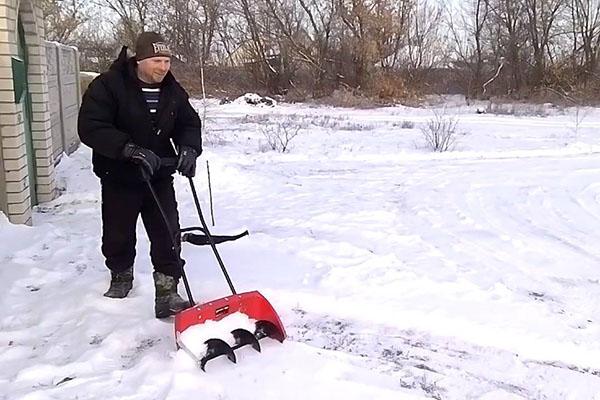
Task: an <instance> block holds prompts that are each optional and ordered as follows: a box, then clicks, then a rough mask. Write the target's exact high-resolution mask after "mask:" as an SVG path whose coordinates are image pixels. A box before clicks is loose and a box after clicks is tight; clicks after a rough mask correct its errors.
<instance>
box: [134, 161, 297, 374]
mask: <svg viewBox="0 0 600 400" xmlns="http://www.w3.org/2000/svg"><path fill="white" fill-rule="evenodd" d="M176 161H177V160H176V159H162V165H163V166H168V165H171V166H172V165H174V164H176ZM140 169H141V171H142V177H143V179H144V181H145V182H146V184H147V186H148V189H149V190H150V192H151V193H152V197H153V198H154V201H155V202H156V205H157V207H158V209H159V211H160V213H161V215H162V218H163V220H164V222H165V226H166V228H167V231H168V233H169V237H170V238H171V240H172V243H173V249H174V251H175V252H176V255H177V257H176V259H177V260H178V262H179V265H180V268H181V277H182V280H183V284H184V286H185V291H186V294H187V297H188V300H189V303H190V307H189V308H187V309H185V310H183V311H181V312H179V313H178V314H176V315H175V340H176V342H177V347H178V348H180V349H182V350H183V351H184V352H186V353H187V354H188V355H189V356H190V357H191V358H192V359H193V360H194V361H195V362H196V364H197V365H198V367H200V368H201V369H202V370H203V371H204V368H205V365H206V363H207V362H208V361H210V360H212V359H214V358H217V357H220V356H223V355H224V356H227V358H228V359H229V360H230V361H231V362H234V363H235V362H236V357H235V353H234V350H237V349H239V348H240V347H243V346H246V345H251V346H252V348H253V349H255V350H256V351H259V352H260V351H261V348H260V344H259V340H260V339H263V338H266V337H269V338H272V339H275V340H278V341H279V342H283V341H284V340H285V337H286V334H285V329H284V327H283V324H282V323H281V320H280V319H279V316H278V315H277V313H276V312H275V310H274V309H273V307H272V306H271V304H270V303H269V302H268V300H267V299H266V298H265V297H264V296H263V295H262V294H260V293H259V292H258V291H251V292H246V293H237V291H236V290H235V288H234V286H233V283H232V282H231V278H230V277H229V273H228V272H227V269H226V268H225V264H224V263H223V260H222V259H221V256H220V255H219V252H218V251H217V246H216V244H217V243H222V242H226V241H231V240H236V239H239V238H241V237H243V236H246V235H248V231H245V232H243V233H241V234H239V235H235V236H225V235H223V236H220V235H219V236H213V235H211V233H210V231H209V229H208V225H207V224H206V221H205V219H204V216H203V215H202V210H201V209H200V202H199V201H198V194H197V193H196V187H195V186H194V181H193V180H192V178H188V181H189V184H190V188H191V189H192V195H193V197H194V204H195V205H196V210H197V212H198V217H199V218H200V223H201V225H202V226H201V227H190V228H183V229H181V230H180V232H177V234H179V235H181V234H182V235H181V237H180V239H181V242H187V243H190V244H193V245H197V246H202V245H210V247H211V249H212V251H213V253H214V255H215V258H216V259H217V262H218V264H219V266H220V267H221V271H222V272H223V275H224V276H225V280H226V281H227V284H228V285H229V289H230V290H231V295H230V296H226V297H222V298H220V299H216V300H212V301H209V302H206V303H203V304H196V303H195V302H194V299H193V297H192V292H191V290H190V285H189V283H188V280H187V276H186V274H185V269H184V268H183V263H182V261H181V258H180V257H179V254H180V250H181V246H180V240H177V239H178V238H177V237H176V236H175V232H174V230H173V229H172V227H171V226H170V225H169V220H168V218H167V214H166V213H165V210H164V209H163V207H162V205H161V204H160V201H159V199H158V196H157V194H156V192H155V191H154V188H153V186H152V183H151V182H150V178H149V176H148V174H147V172H146V170H145V169H144V168H143V167H142V168H140ZM194 231H200V232H202V234H196V233H192V232H194ZM237 312H240V313H243V314H245V315H247V316H248V317H249V318H250V319H252V320H255V321H256V323H255V329H254V332H250V331H248V330H246V329H235V330H233V331H232V332H231V334H232V336H233V339H234V340H235V344H234V345H233V346H230V345H229V344H228V343H227V342H225V341H224V340H222V339H218V338H214V339H208V340H207V341H205V342H204V344H205V345H206V353H205V354H204V355H203V356H197V355H195V354H194V353H193V352H192V351H191V350H190V349H189V348H188V347H187V346H186V345H185V344H184V343H183V342H182V341H181V333H182V332H183V331H185V330H186V329H188V328H189V327H191V326H195V325H199V324H203V323H205V322H206V321H209V320H212V321H219V320H221V319H223V318H225V317H226V316H228V315H231V314H233V313H237Z"/></svg>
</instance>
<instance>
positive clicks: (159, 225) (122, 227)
mask: <svg viewBox="0 0 600 400" xmlns="http://www.w3.org/2000/svg"><path fill="white" fill-rule="evenodd" d="M101 183H102V254H104V257H105V258H106V266H107V267H108V268H109V269H110V270H111V271H113V272H122V271H124V270H126V269H127V268H129V267H131V266H133V261H134V259H135V243H136V235H135V231H136V224H137V219H138V216H139V215H140V214H141V216H142V222H143V223H144V227H145V228H146V233H147V234H148V238H149V239H150V258H151V260H152V264H153V265H154V270H155V271H158V272H162V273H163V274H166V275H169V276H172V277H175V278H177V279H179V277H180V276H181V269H180V266H179V264H178V263H177V258H176V256H175V251H174V249H173V245H172V242H171V240H170V239H169V233H168V231H167V228H166V227H165V222H164V220H163V218H162V216H161V214H160V211H159V209H158V207H157V206H156V202H155V201H154V198H153V197H152V193H151V192H150V190H149V189H148V187H147V186H146V185H144V184H141V185H139V186H137V185H133V186H131V185H126V184H119V183H115V182H111V181H104V180H103V181H102V182H101ZM152 186H153V187H154V190H155V192H156V194H157V195H158V199H159V201H160V204H161V205H162V207H163V209H164V210H165V213H166V214H167V218H168V219H169V225H170V227H171V229H172V231H173V232H174V234H175V239H176V240H177V243H180V234H179V214H178V213H177V201H176V200H175V190H174V189H173V179H172V178H167V179H162V180H159V181H155V182H152ZM177 257H179V254H178V255H177ZM182 265H183V260H182Z"/></svg>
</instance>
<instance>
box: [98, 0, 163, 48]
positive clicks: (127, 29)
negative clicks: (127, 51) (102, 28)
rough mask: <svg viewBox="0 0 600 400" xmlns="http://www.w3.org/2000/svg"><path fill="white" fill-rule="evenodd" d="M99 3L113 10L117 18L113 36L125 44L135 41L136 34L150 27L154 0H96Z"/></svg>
mask: <svg viewBox="0 0 600 400" xmlns="http://www.w3.org/2000/svg"><path fill="white" fill-rule="evenodd" d="M98 1H99V2H100V5H102V6H104V7H106V8H108V9H110V10H111V11H113V12H114V13H115V14H116V15H117V16H118V18H119V20H118V22H117V23H116V24H115V27H114V28H115V36H116V37H117V38H119V39H121V40H122V41H123V42H124V43H126V44H130V45H131V44H133V43H135V40H136V38H137V37H138V35H139V34H140V33H142V32H144V31H145V30H147V29H148V28H149V27H150V24H149V22H150V20H149V15H150V12H151V11H153V10H154V8H155V0H98Z"/></svg>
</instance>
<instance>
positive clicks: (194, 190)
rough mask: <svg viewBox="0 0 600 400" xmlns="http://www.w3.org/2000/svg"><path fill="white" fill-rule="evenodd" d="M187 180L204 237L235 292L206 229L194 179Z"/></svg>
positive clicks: (213, 241) (232, 289) (232, 291)
mask: <svg viewBox="0 0 600 400" xmlns="http://www.w3.org/2000/svg"><path fill="white" fill-rule="evenodd" d="M188 181H189V182H190V188H191V189H192V195H193V196H194V203H195V204H196V210H197V211H198V217H200V223H201V224H202V229H203V230H204V234H205V235H206V238H207V239H208V242H209V244H210V247H211V248H212V250H213V253H215V258H216V259H217V262H218V263H219V267H221V271H223V275H224V276H225V280H226V281H227V284H228V285H229V289H231V293H232V294H237V292H236V290H235V288H234V287H233V283H232V282H231V278H229V273H227V268H225V264H224V263H223V260H222V259H221V256H220V255H219V252H218V251H217V246H216V244H215V238H214V237H213V236H212V235H211V234H210V231H209V230H208V225H207V224H206V221H205V220H204V216H203V215H202V210H201V209H200V201H198V194H197V193H196V186H194V181H193V179H192V178H188Z"/></svg>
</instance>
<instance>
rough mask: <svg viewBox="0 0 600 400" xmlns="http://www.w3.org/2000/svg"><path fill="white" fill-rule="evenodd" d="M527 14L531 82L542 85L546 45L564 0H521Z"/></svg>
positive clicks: (544, 74) (544, 75) (550, 37)
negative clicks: (530, 50)
mask: <svg viewBox="0 0 600 400" xmlns="http://www.w3.org/2000/svg"><path fill="white" fill-rule="evenodd" d="M523 5H524V9H525V12H526V15H527V24H526V26H527V28H528V33H529V35H528V36H529V41H528V42H529V45H530V46H531V48H532V49H533V74H532V84H533V85H534V86H542V85H543V84H544V83H545V82H544V79H545V77H546V63H547V56H548V54H547V53H548V46H549V44H550V40H551V39H552V35H553V33H554V32H553V28H554V26H555V23H556V19H557V17H558V16H559V13H560V11H561V10H562V8H563V6H565V1H564V0H523Z"/></svg>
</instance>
